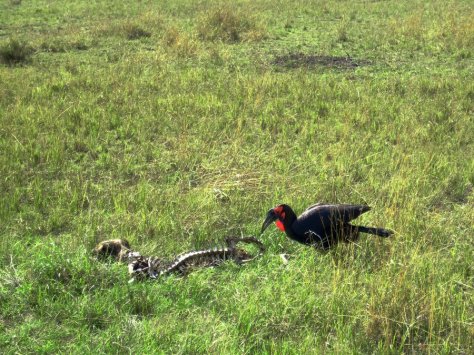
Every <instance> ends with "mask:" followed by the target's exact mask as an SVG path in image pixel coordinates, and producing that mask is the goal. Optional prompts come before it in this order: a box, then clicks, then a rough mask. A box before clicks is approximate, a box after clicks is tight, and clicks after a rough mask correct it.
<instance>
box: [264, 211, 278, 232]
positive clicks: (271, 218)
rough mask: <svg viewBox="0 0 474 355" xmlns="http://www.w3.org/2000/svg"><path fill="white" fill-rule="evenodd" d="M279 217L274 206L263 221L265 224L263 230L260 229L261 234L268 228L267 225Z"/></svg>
mask: <svg viewBox="0 0 474 355" xmlns="http://www.w3.org/2000/svg"><path fill="white" fill-rule="evenodd" d="M277 219H278V216H277V215H276V214H275V212H274V211H273V208H272V209H271V210H270V211H268V213H267V217H266V218H265V221H264V222H263V225H262V230H261V231H260V234H262V233H263V232H264V231H265V229H267V227H268V226H269V225H270V224H272V223H273V222H274V221H276V220H277Z"/></svg>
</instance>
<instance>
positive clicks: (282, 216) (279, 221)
mask: <svg viewBox="0 0 474 355" xmlns="http://www.w3.org/2000/svg"><path fill="white" fill-rule="evenodd" d="M273 212H275V214H276V215H277V216H278V219H277V220H276V222H275V224H276V226H277V228H278V229H279V230H281V231H282V232H284V231H285V226H284V225H283V222H282V221H283V220H284V219H285V217H286V213H285V211H284V210H283V206H277V207H275V208H274V209H273Z"/></svg>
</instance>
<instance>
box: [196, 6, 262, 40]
mask: <svg viewBox="0 0 474 355" xmlns="http://www.w3.org/2000/svg"><path fill="white" fill-rule="evenodd" d="M197 30H198V34H199V37H200V38H201V39H204V40H208V41H216V40H217V41H223V42H229V43H235V42H240V41H259V40H262V39H264V38H265V36H266V35H265V31H264V30H263V29H262V28H259V26H257V23H256V22H255V20H254V19H252V18H251V17H250V16H248V15H247V14H245V13H243V12H242V11H239V10H237V9H235V8H233V7H230V6H227V7H221V8H219V9H216V10H214V11H213V12H211V13H210V14H208V15H207V16H205V17H203V18H202V19H201V21H200V23H199V24H198V27H197Z"/></svg>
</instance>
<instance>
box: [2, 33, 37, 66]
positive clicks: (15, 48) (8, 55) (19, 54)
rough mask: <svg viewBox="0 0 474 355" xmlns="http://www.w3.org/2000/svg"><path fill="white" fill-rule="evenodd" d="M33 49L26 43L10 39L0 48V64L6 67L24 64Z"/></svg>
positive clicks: (29, 57) (28, 59)
mask: <svg viewBox="0 0 474 355" xmlns="http://www.w3.org/2000/svg"><path fill="white" fill-rule="evenodd" d="M33 52H34V49H33V47H32V46H31V45H30V44H28V43H27V42H24V41H21V40H18V39H10V40H9V41H8V42H7V43H5V44H3V45H2V46H0V62H1V63H4V64H7V65H18V64H26V63H28V62H29V61H30V59H31V55H32V54H33Z"/></svg>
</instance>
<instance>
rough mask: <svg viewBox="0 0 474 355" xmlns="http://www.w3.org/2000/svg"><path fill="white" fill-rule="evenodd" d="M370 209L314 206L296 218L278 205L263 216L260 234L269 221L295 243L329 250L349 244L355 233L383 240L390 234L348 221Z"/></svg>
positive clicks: (386, 231)
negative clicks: (337, 245)
mask: <svg viewBox="0 0 474 355" xmlns="http://www.w3.org/2000/svg"><path fill="white" fill-rule="evenodd" d="M369 210H370V207H369V206H366V205H344V204H340V205H326V204H320V203H318V204H315V205H312V206H310V207H308V208H307V209H306V210H305V211H304V212H303V213H302V214H301V216H299V217H296V214H295V212H293V210H292V209H291V207H290V206H288V205H278V206H276V207H275V208H272V209H271V210H270V211H268V213H267V217H266V218H265V222H263V225H262V231H261V233H263V231H264V230H265V229H266V228H267V227H268V226H269V225H270V224H271V223H272V222H273V221H276V226H277V227H278V228H279V229H280V230H281V231H283V232H285V233H286V235H287V236H288V237H289V238H290V239H293V240H295V241H297V242H299V243H302V244H306V245H312V246H315V247H317V248H320V249H329V248H330V247H332V246H334V245H336V244H337V243H338V242H340V241H343V242H346V243H348V242H351V241H355V240H357V239H358V238H359V232H363V233H369V234H375V235H377V236H379V237H383V238H387V237H389V236H390V235H392V234H393V232H392V231H391V230H388V229H384V228H374V227H363V226H354V225H352V224H350V223H349V222H350V221H351V220H353V219H355V218H357V217H359V216H360V215H361V214H362V213H365V212H367V211H369Z"/></svg>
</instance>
